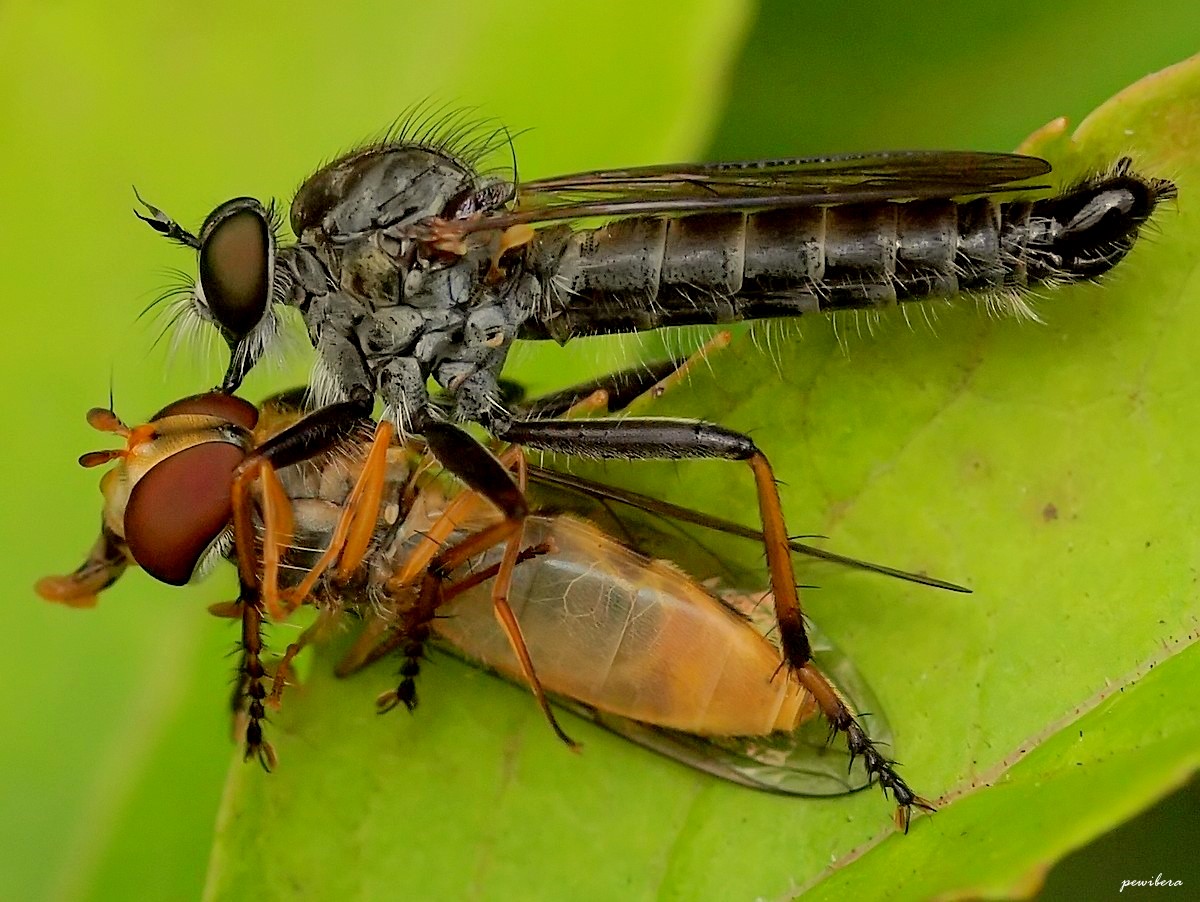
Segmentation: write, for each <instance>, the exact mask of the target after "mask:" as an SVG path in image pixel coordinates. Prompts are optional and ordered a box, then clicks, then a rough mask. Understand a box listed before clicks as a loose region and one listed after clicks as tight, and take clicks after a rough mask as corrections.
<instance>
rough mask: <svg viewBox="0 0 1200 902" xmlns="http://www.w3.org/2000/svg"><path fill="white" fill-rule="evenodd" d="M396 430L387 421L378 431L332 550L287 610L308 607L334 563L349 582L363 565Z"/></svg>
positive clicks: (293, 596)
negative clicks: (321, 580) (304, 604)
mask: <svg viewBox="0 0 1200 902" xmlns="http://www.w3.org/2000/svg"><path fill="white" fill-rule="evenodd" d="M395 434H396V430H395V427H394V426H392V424H391V423H389V422H387V421H386V420H385V421H383V422H382V423H380V424H379V425H378V426H377V427H376V429H375V438H374V439H373V440H372V442H371V448H370V450H369V451H368V452H367V459H366V461H365V462H364V463H363V469H362V472H361V473H360V474H359V477H358V481H357V482H355V484H354V488H353V489H351V491H350V494H349V496H348V497H347V498H346V504H345V507H344V509H343V511H342V516H341V517H340V518H339V519H338V524H337V527H336V528H335V529H334V531H333V536H332V538H330V540H329V547H328V548H326V549H325V553H324V554H322V555H321V557H320V558H319V559H318V560H317V562H316V564H314V565H313V568H312V569H311V570H310V571H309V572H308V573H307V574H306V575H305V577H304V579H303V580H302V581H301V583H300V585H298V586H296V588H295V589H293V590H292V591H291V592H290V593H289V595H288V604H287V610H288V611H292V610H295V609H296V608H297V607H299V606H300V605H301V604H303V603H304V601H305V599H306V598H307V597H308V595H309V593H311V592H312V590H313V588H314V587H315V586H316V584H317V580H319V579H320V578H321V576H322V574H324V572H325V571H326V570H328V569H329V568H330V567H331V566H333V564H334V562H337V565H338V569H337V572H336V574H335V576H336V577H337V578H338V579H346V578H347V577H349V576H350V574H352V573H353V572H354V571H355V570H356V569H357V568H358V566H359V565H360V564H361V563H362V561H363V558H364V556H365V555H366V552H367V546H368V545H369V544H370V541H371V536H372V535H374V532H375V526H376V524H377V522H378V520H379V508H380V505H381V503H382V498H383V485H384V482H385V479H386V477H387V451H388V448H389V447H391V444H392V438H393V437H394V436H395Z"/></svg>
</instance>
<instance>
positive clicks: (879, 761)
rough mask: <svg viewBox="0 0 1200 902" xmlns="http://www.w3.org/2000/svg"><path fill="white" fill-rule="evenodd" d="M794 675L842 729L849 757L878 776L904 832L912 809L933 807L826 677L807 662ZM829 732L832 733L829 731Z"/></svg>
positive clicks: (872, 776)
mask: <svg viewBox="0 0 1200 902" xmlns="http://www.w3.org/2000/svg"><path fill="white" fill-rule="evenodd" d="M793 673H794V674H795V677H796V679H797V680H798V681H799V682H800V685H802V686H803V687H804V688H805V689H807V690H808V691H809V692H810V693H811V694H812V696H813V698H814V699H816V702H817V705H818V706H819V707H820V709H821V713H822V714H824V715H825V719H826V720H828V721H829V725H830V728H831V730H832V731H833V733H844V734H845V736H846V745H847V747H848V748H849V749H850V760H851V762H853V760H854V759H855V758H859V757H861V758H862V759H863V765H864V767H865V768H866V771H867V778H868V779H869V780H878V781H879V785H880V787H881V788H882V789H883V794H884V795H885V796H886V795H887V794H888V793H889V792H890V793H891V795H892V798H893V799H894V800H895V802H896V826H897V828H899V829H901V830H903V831H904V832H905V833H907V832H908V825H909V822H910V821H911V820H912V810H913V809H914V808H919V809H920V810H922V811H933V810H934V807H933V805H931V804H930V803H929V802H928V801H926V800H925V799H923V798H921V797H920V796H918V795H917V794H916V793H914V792H913V791H912V790H911V789H909V788H908V784H907V783H905V782H904V780H903V779H902V778H901V777H900V775H899V774H897V773H896V769H895V764H896V762H894V761H892V760H890V759H888V758H887V757H885V756H884V755H883V754H881V753H880V751H879V750H878V749H877V748H876V747H875V743H873V742H872V741H871V737H870V736H868V735H867V733H866V731H865V730H864V729H863V728H862V725H861V724H859V722H858V719H857V718H856V717H855V716H854V713H853V712H852V711H851V710H850V708H849V707H848V706H847V705H846V703H845V702H844V701H842V697H841V696H840V695H839V694H838V692H837V690H836V689H834V688H833V686H832V685H831V684H830V682H829V680H828V679H827V678H826V677H825V675H824V674H823V673H821V671H820V670H818V669H817V668H816V667H814V666H813V665H812V664H811V663H808V664H805V665H804V666H803V667H801V668H799V669H798V670H795V671H793ZM831 735H832V734H831Z"/></svg>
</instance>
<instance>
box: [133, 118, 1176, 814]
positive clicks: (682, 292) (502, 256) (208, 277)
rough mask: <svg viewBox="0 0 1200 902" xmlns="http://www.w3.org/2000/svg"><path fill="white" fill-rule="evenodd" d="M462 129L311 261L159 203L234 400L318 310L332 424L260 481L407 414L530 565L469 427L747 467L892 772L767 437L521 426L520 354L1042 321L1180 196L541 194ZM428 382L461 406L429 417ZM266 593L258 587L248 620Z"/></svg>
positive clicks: (360, 195) (783, 169)
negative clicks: (782, 493) (793, 536)
mask: <svg viewBox="0 0 1200 902" xmlns="http://www.w3.org/2000/svg"><path fill="white" fill-rule="evenodd" d="M459 121H460V120H452V121H451V122H450V123H449V124H448V125H445V127H444V128H443V129H442V130H441V134H440V136H439V128H438V127H436V124H430V120H429V118H428V117H426V118H424V119H418V120H417V121H415V122H412V123H410V124H409V125H408V126H405V127H403V128H401V129H399V130H398V131H397V132H395V133H394V134H392V135H389V136H388V137H387V138H385V139H384V140H382V141H380V142H378V143H375V144H372V145H370V146H368V147H365V148H363V149H361V150H357V151H354V152H352V153H349V154H347V155H345V156H343V157H341V158H339V159H337V160H334V161H333V162H331V163H329V164H328V165H326V166H324V167H323V168H321V169H320V170H318V171H317V172H316V173H315V174H314V175H312V176H311V177H309V178H308V179H307V180H306V181H305V182H304V184H303V185H301V187H300V189H299V191H298V192H297V194H296V196H295V198H294V199H293V201H292V204H291V213H290V222H291V228H292V231H293V232H294V234H295V235H296V236H297V240H296V241H295V243H293V244H289V245H284V246H281V244H280V241H279V239H278V236H277V232H278V224H277V222H276V220H275V218H274V215H273V211H272V209H271V208H270V207H268V206H265V205H264V204H262V203H261V202H260V201H258V200H256V199H254V198H249V197H239V198H235V199H233V200H230V201H227V202H225V203H223V204H221V205H220V206H219V207H217V208H216V209H215V210H214V211H213V212H212V213H211V214H210V215H209V216H208V218H207V219H206V220H205V222H204V224H203V226H202V227H201V229H200V232H199V234H198V235H194V234H192V233H191V232H188V231H187V230H185V229H184V228H182V227H181V226H179V225H178V224H176V223H175V222H174V221H173V220H172V219H171V218H170V217H168V216H167V215H166V214H165V213H163V212H162V211H161V210H159V209H158V208H156V207H153V206H151V205H149V204H144V205H145V207H146V210H147V213H148V214H149V215H142V214H138V215H139V217H140V218H142V219H143V220H145V221H146V222H147V223H149V225H150V226H151V227H153V228H154V229H155V230H157V231H159V232H160V233H162V234H163V235H165V236H167V237H168V238H170V239H172V240H174V241H176V242H179V243H181V244H185V245H187V246H188V247H190V248H193V249H195V250H196V251H197V252H198V257H199V277H198V279H197V280H196V282H195V285H194V290H193V291H191V292H190V293H189V297H188V299H187V301H186V303H187V304H188V305H189V306H190V308H191V310H192V312H194V313H195V314H197V315H198V316H199V317H200V318H202V319H204V320H207V321H208V322H211V323H212V324H214V325H215V326H216V327H217V329H218V330H219V331H220V333H221V334H222V336H223V337H224V338H225V340H226V341H227V343H228V344H229V348H230V363H229V367H228V369H227V371H226V374H225V376H224V379H223V380H222V382H221V385H220V386H219V387H218V390H220V391H223V392H228V393H232V392H233V391H234V390H236V389H237V388H238V386H239V385H240V384H241V382H242V380H243V378H244V377H245V375H246V373H247V372H248V371H249V370H250V369H251V368H252V367H253V366H254V365H255V363H256V361H257V360H258V359H259V358H260V357H261V356H262V354H263V352H264V350H265V348H266V347H267V345H268V344H269V343H270V339H271V338H272V337H273V336H274V335H275V334H276V332H277V313H276V307H281V306H293V307H296V308H297V309H298V310H299V311H300V312H301V314H302V315H303V317H304V321H305V323H306V325H307V328H308V333H309V337H310V338H311V340H312V342H313V345H314V347H315V348H316V351H317V358H318V362H317V366H316V370H315V372H314V376H313V380H312V381H313V385H314V391H315V401H316V409H315V410H314V411H313V412H312V413H310V414H308V415H307V416H306V417H304V418H303V419H301V420H300V421H299V422H297V423H295V424H294V425H293V426H291V427H290V428H288V429H286V430H284V431H283V432H281V433H279V434H278V435H276V436H273V437H272V438H271V439H269V440H268V441H267V442H265V443H264V444H263V445H261V446H259V447H258V448H256V449H255V450H254V451H253V452H252V453H251V454H249V455H248V456H247V458H246V460H245V461H244V462H243V463H242V464H241V465H240V467H239V472H240V474H241V476H242V477H243V478H246V479H249V478H252V477H253V476H254V475H255V473H257V472H259V471H261V470H265V469H270V468H279V467H284V466H288V465H290V464H292V463H296V462H299V461H301V460H306V459H309V458H311V457H312V456H314V455H316V454H319V453H321V452H323V451H325V450H327V449H329V448H330V447H332V446H333V445H335V444H337V443H338V442H340V441H342V440H343V439H344V438H345V437H347V436H349V435H350V434H351V433H352V431H353V430H354V428H355V426H356V424H358V423H359V422H361V420H362V418H367V417H370V416H371V414H372V411H373V408H374V404H375V400H376V398H378V399H380V400H382V402H383V404H384V405H385V415H384V418H383V419H382V421H381V422H380V423H379V425H378V427H377V432H376V438H375V441H376V443H377V445H379V446H381V447H385V446H386V445H387V443H389V442H390V441H391V439H392V436H393V434H394V432H395V430H396V429H397V428H398V429H399V430H400V431H401V432H411V433H414V434H419V435H421V436H422V437H423V438H424V440H425V442H426V444H427V445H428V447H429V450H430V451H431V452H432V454H433V455H434V457H435V458H436V459H437V460H438V461H439V462H440V463H441V464H442V465H443V466H445V468H446V469H447V470H448V471H449V472H450V473H452V474H453V475H455V476H457V477H458V478H459V479H460V480H462V481H463V482H464V483H465V484H466V485H467V486H468V487H469V488H470V489H472V490H473V491H475V492H477V493H479V494H481V495H483V496H484V497H486V498H488V500H489V501H491V502H492V503H493V504H494V505H495V506H496V507H497V508H498V509H499V510H500V512H501V514H502V522H501V523H499V524H497V525H495V526H493V527H490V529H491V530H492V532H491V533H489V535H488V537H487V538H488V540H489V541H490V540H500V539H501V538H503V539H504V540H505V541H507V542H509V543H510V544H509V548H510V549H511V551H512V553H514V554H515V551H516V549H517V547H518V545H519V541H520V531H521V528H522V524H523V523H524V521H525V519H526V517H527V516H528V515H529V506H528V503H527V502H526V500H525V498H524V496H523V493H522V491H521V490H520V488H519V487H518V485H517V482H516V481H515V480H514V477H513V475H512V474H511V473H510V472H509V471H508V470H507V469H506V468H505V467H504V466H503V465H502V464H501V463H500V462H499V461H498V460H497V458H496V457H495V456H494V455H493V454H492V453H491V452H490V451H488V450H487V449H486V448H484V447H483V446H482V445H480V444H479V443H478V442H476V441H475V439H473V438H472V437H471V436H470V435H469V434H468V433H466V432H465V431H463V430H462V429H460V428H459V427H458V426H455V425H453V423H452V422H451V421H454V420H457V421H459V422H475V423H478V424H480V425H482V426H483V427H485V428H486V429H487V430H489V431H490V432H491V433H492V434H493V435H494V436H495V437H496V438H497V439H500V440H503V441H505V442H509V443H512V444H514V445H519V446H524V447H528V448H531V449H537V450H542V451H549V452H553V453H562V454H567V455H574V456H584V457H592V458H607V459H683V458H706V459H723V460H740V461H743V462H745V463H746V464H748V465H749V466H750V468H751V471H752V472H753V475H754V479H755V485H756V493H757V498H758V505H759V511H760V516H761V519H762V523H763V531H762V534H763V543H764V546H765V550H766V558H767V567H768V571H769V575H770V585H771V589H772V591H773V593H774V598H775V612H776V618H777V621H778V626H779V639H780V644H781V646H782V649H783V657H784V660H785V661H786V663H787V665H788V667H789V669H790V670H791V671H792V673H793V674H795V675H796V677H797V679H798V680H799V681H800V682H801V684H802V685H804V687H805V688H806V689H807V690H808V691H810V692H812V693H813V694H814V696H815V697H816V698H817V699H818V701H819V703H820V704H821V707H822V710H823V711H825V713H826V715H827V717H829V719H830V722H831V724H832V728H833V729H834V730H835V731H840V732H843V733H845V734H846V735H847V739H848V742H849V746H850V752H851V755H852V756H853V755H863V754H868V755H869V752H870V751H871V747H870V743H869V740H867V738H866V737H865V735H862V734H861V730H858V728H857V725H856V724H854V722H853V721H852V720H846V719H845V718H842V717H840V715H838V713H837V705H836V699H833V698H830V697H827V696H828V692H827V690H826V688H825V687H823V686H821V685H818V684H817V682H815V681H814V680H813V679H812V670H811V667H810V665H809V662H810V660H811V658H812V649H811V646H810V642H809V639H808V636H807V633H806V630H805V625H804V621H803V615H802V611H801V606H800V599H799V596H798V593H797V589H796V585H795V578H794V576H793V572H792V567H791V560H790V557H789V547H788V542H789V536H788V532H787V528H786V525H785V522H784V518H783V512H782V507H781V504H780V499H779V494H778V490H777V488H776V482H775V478H774V474H773V472H772V469H771V466H770V464H769V462H768V460H767V458H766V456H765V455H764V454H763V453H762V451H760V450H759V448H758V447H757V446H756V444H755V443H754V442H753V440H751V439H750V437H749V436H746V435H744V434H741V433H738V432H734V431H732V430H729V429H725V428H723V427H721V426H718V425H715V424H711V423H706V422H702V421H690V420H678V419H666V418H652V417H636V418H635V417H626V418H623V419H616V418H606V417H596V418H591V419H578V418H569V417H566V416H563V415H562V414H564V413H566V412H567V410H568V408H569V407H570V406H571V403H573V401H572V399H570V398H564V399H562V403H561V405H557V406H556V405H554V404H551V405H543V406H541V407H539V408H538V409H536V410H534V411H532V412H531V411H528V410H526V411H525V412H524V415H514V414H512V413H510V412H509V411H508V410H507V409H506V407H505V405H504V403H503V400H502V399H503V394H502V391H501V386H500V382H499V376H500V372H501V369H502V368H503V365H504V361H505V357H506V356H507V354H508V351H509V348H510V347H511V346H512V343H513V342H514V341H515V340H517V339H553V340H555V341H558V342H566V341H568V340H570V339H571V338H574V337H578V336H585V335H601V334H610V333H617V332H629V331H640V330H649V329H657V328H661V327H665V326H678V325H696V324H705V323H709V324H711V323H731V322H736V321H741V320H760V319H771V318H779V317H795V316H800V315H802V314H806V313H818V312H820V313H824V312H836V311H843V310H854V309H873V308H881V307H885V306H891V305H897V304H901V303H907V302H909V301H917V300H923V299H926V298H946V297H951V296H954V295H956V294H959V293H962V292H976V293H984V294H985V295H988V296H990V297H991V298H992V299H994V300H996V301H998V302H999V303H1000V305H1001V306H1004V305H1005V304H1006V303H1007V306H1008V307H1009V308H1010V309H1012V310H1013V311H1014V312H1021V311H1022V310H1023V309H1024V307H1023V303H1022V302H1021V300H1020V292H1021V291H1022V290H1024V289H1027V288H1029V287H1031V286H1036V285H1039V284H1058V283H1065V282H1075V281H1082V280H1091V279H1095V278H1097V277H1099V276H1101V275H1103V274H1104V273H1105V272H1107V271H1108V270H1109V269H1111V268H1112V267H1113V266H1115V265H1116V264H1117V263H1118V262H1119V261H1120V260H1121V259H1122V258H1123V257H1124V256H1125V255H1126V254H1127V253H1128V252H1129V250H1130V249H1131V248H1132V247H1133V245H1134V243H1135V241H1136V239H1137V235H1138V232H1139V230H1140V229H1141V227H1142V226H1143V225H1144V224H1145V223H1146V222H1147V221H1148V219H1149V218H1150V216H1151V215H1152V214H1153V212H1154V210H1155V208H1156V206H1157V205H1158V203H1159V202H1160V201H1162V200H1164V199H1166V198H1170V197H1173V196H1174V195H1175V187H1174V185H1173V184H1172V183H1170V182H1168V181H1165V180H1161V179H1154V178H1147V177H1144V176H1142V175H1140V174H1138V173H1137V172H1135V171H1134V170H1133V168H1132V163H1131V161H1130V160H1128V159H1121V160H1119V161H1118V162H1117V163H1116V164H1115V165H1113V166H1112V167H1111V169H1109V170H1108V171H1107V172H1104V173H1100V174H1098V175H1095V176H1093V177H1091V178H1089V179H1087V180H1085V181H1083V182H1081V183H1079V184H1077V185H1075V186H1074V187H1071V188H1068V189H1066V190H1064V191H1063V192H1061V193H1059V194H1057V195H1054V196H1050V197H1041V196H1038V195H1036V194H1034V193H1033V192H1035V191H1039V190H1042V189H1045V188H1046V186H1044V185H1032V184H1030V183H1029V180H1031V179H1036V178H1037V177H1039V176H1042V175H1045V174H1046V173H1047V172H1049V171H1050V165H1049V164H1048V163H1047V162H1045V161H1044V160H1041V159H1037V158H1035V157H1029V156H1021V155H1014V154H1001V153H977V152H958V151H898V152H883V153H870V154H851V155H845V156H835V157H814V158H808V159H787V160H768V161H753V162H736V163H713V164H681V165H667V166H648V167H641V168H633V169H617V170H602V171H595V172H585V173H580V174H576V175H566V176H559V177H555V178H548V179H540V180H535V181H532V182H523V183H518V182H517V179H516V177H515V172H514V175H513V177H512V178H511V179H505V178H502V177H499V176H496V175H489V174H485V173H483V172H481V171H480V168H479V164H480V162H481V160H482V159H483V157H484V156H485V155H486V153H488V152H489V151H490V150H492V149H494V148H495V147H496V146H497V145H498V144H499V143H501V141H502V140H505V141H506V140H507V132H504V131H503V130H497V132H496V133H495V134H494V135H492V136H483V137H475V136H474V135H476V134H477V133H473V132H471V130H470V129H469V128H466V127H464V126H462V125H459V124H457V123H458V122H459ZM514 169H515V167H514ZM997 195H1005V196H1006V199H1005V200H1003V201H1001V200H998V199H997V197H996V196H997ZM139 199H140V198H139ZM143 203H144V202H143ZM430 378H432V379H433V380H434V381H435V382H436V383H437V384H438V385H439V386H440V387H441V388H442V389H443V390H444V392H445V394H444V396H443V397H439V398H432V399H431V397H430V396H429V394H428V390H427V383H428V380H429V379H430ZM613 384H614V385H615V384H616V383H615V382H614V383H613ZM610 409H613V410H615V409H619V405H610ZM531 414H532V415H531ZM243 582H244V583H245V582H246V580H245V579H243ZM253 588H254V587H253V586H245V585H244V586H243V589H244V591H245V593H246V594H247V597H248V598H250V597H252V596H253ZM529 676H530V677H531V682H532V683H533V684H534V687H535V691H537V692H540V688H539V687H538V686H537V683H536V679H535V678H533V677H532V674H529ZM885 764H886V762H883V761H882V760H880V761H875V762H869V765H868V766H869V769H870V770H871V771H872V772H873V774H874V775H875V776H877V777H879V778H880V779H881V782H882V783H883V784H884V787H885V789H887V788H890V789H892V791H893V792H894V793H895V795H896V799H897V802H898V803H900V804H901V805H902V806H908V805H913V804H919V802H918V801H917V800H916V797H915V796H913V795H912V794H911V793H910V792H909V791H908V790H907V787H905V786H904V785H903V783H899V782H892V780H890V779H889V773H888V771H887V768H886V766H885ZM889 783H891V785H890V786H889Z"/></svg>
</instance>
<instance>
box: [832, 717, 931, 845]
mask: <svg viewBox="0 0 1200 902" xmlns="http://www.w3.org/2000/svg"><path fill="white" fill-rule="evenodd" d="M833 730H834V731H836V732H843V733H845V734H846V745H847V747H848V748H849V750H850V764H851V765H853V764H854V759H855V758H862V761H863V767H864V769H865V770H866V772H867V780H868V781H869V782H871V783H874V782H878V783H879V786H880V788H881V789H882V790H883V794H884V796H885V797H886V796H887V795H888V794H889V793H890V794H891V797H892V799H894V800H895V802H896V827H897V829H900V830H903V831H904V832H905V833H907V832H908V825H909V823H910V822H911V820H912V810H913V808H918V809H920V810H921V811H928V812H933V811H935V810H936V809H935V808H934V807H933V805H931V804H930V803H929V802H928V801H926V800H925V799H923V798H921V797H920V796H919V795H917V794H916V793H915V792H913V791H912V790H911V789H909V787H908V784H907V783H905V782H904V779H903V778H902V777H901V776H900V775H899V774H898V773H896V762H895V761H892V760H891V759H890V758H887V757H886V756H885V755H883V754H882V753H881V752H880V751H879V749H877V748H876V747H875V743H874V742H872V741H871V737H870V736H868V735H867V732H866V730H864V729H863V728H862V726H861V725H860V724H859V722H858V721H857V720H855V719H854V718H853V717H849V718H847V722H845V723H843V724H838V723H834V724H833Z"/></svg>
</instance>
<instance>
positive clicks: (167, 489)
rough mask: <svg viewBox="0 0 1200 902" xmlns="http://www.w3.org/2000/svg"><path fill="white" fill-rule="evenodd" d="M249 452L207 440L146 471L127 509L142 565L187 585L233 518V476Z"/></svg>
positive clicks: (128, 530) (129, 537)
mask: <svg viewBox="0 0 1200 902" xmlns="http://www.w3.org/2000/svg"><path fill="white" fill-rule="evenodd" d="M245 456H246V455H245V452H244V451H243V450H242V449H241V448H239V447H238V446H237V445H231V444H229V443H228V442H205V443H204V444H202V445H195V446H193V447H191V448H187V449H185V450H183V451H180V452H178V453H177V454H172V455H171V456H170V457H168V458H166V459H164V460H163V461H161V462H160V463H158V464H155V465H154V466H153V467H152V468H151V469H150V471H149V472H147V473H146V475H145V476H143V477H142V478H141V479H140V480H138V483H137V485H135V486H134V487H133V491H132V492H131V493H130V496H129V504H128V505H127V506H126V508H125V541H126V543H127V544H128V545H129V551H130V553H131V554H132V555H133V559H134V560H135V561H137V563H138V566H140V567H141V568H142V569H143V570H145V571H146V572H147V573H149V574H150V575H151V576H153V577H154V578H155V579H157V580H161V581H162V582H164V583H168V584H170V585H172V586H182V585H183V584H184V583H186V582H187V581H188V580H190V579H191V578H192V573H193V572H194V571H195V569H196V565H197V564H198V563H199V562H200V558H201V556H202V555H203V554H204V552H205V550H206V549H207V548H208V547H209V546H210V545H211V544H212V542H213V540H214V539H216V537H217V536H219V535H220V534H221V531H222V530H223V529H225V527H226V526H227V525H228V523H229V521H230V518H231V517H232V516H233V502H232V497H231V496H232V487H233V473H234V470H236V469H237V466H238V464H240V463H241V462H242V461H243V460H244V459H245Z"/></svg>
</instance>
